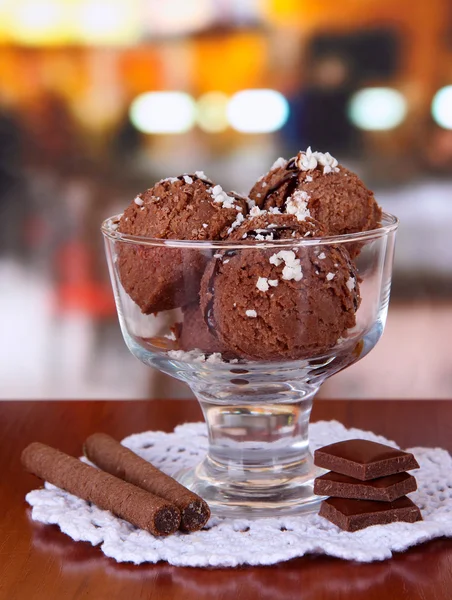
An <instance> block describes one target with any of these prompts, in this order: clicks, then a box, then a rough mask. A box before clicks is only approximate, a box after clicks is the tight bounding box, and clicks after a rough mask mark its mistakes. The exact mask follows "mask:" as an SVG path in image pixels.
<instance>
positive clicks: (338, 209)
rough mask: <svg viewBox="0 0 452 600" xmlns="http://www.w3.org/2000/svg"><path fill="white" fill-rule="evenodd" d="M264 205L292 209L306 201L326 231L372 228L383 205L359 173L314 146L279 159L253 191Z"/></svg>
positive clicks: (261, 205) (337, 231)
mask: <svg viewBox="0 0 452 600" xmlns="http://www.w3.org/2000/svg"><path fill="white" fill-rule="evenodd" d="M250 198H251V199H252V200H254V201H255V202H256V204H257V206H259V207H260V208H263V209H269V208H270V207H277V208H279V209H280V210H281V211H282V212H286V211H287V212H291V211H293V210H295V209H294V207H293V204H294V202H295V203H296V202H298V203H299V202H300V201H304V202H305V203H306V211H307V215H308V216H310V217H312V218H314V219H316V220H317V221H319V222H320V223H321V224H322V225H323V226H324V228H325V231H326V235H340V234H346V233H355V232H358V231H368V230H370V229H375V228H377V227H378V225H379V222H380V219H381V209H380V207H379V206H378V204H377V202H376V200H375V198H374V195H373V193H372V192H371V191H370V190H368V189H367V188H366V187H365V185H364V184H363V183H362V181H361V180H360V179H359V177H358V176H357V175H356V174H355V173H352V171H349V170H348V169H346V168H345V167H343V166H342V165H340V164H338V162H337V160H336V159H335V158H334V157H332V156H331V155H330V154H329V153H328V152H326V153H322V152H312V151H311V149H310V148H308V150H306V152H299V153H298V155H297V156H296V157H294V158H292V159H290V160H289V161H285V160H284V159H278V160H277V161H276V163H275V164H274V165H273V167H272V168H271V169H270V171H269V172H268V173H267V174H266V175H265V176H263V177H261V179H259V180H258V181H257V182H256V184H255V185H254V186H253V188H252V189H251V191H250Z"/></svg>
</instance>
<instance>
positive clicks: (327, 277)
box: [326, 273, 336, 281]
mask: <svg viewBox="0 0 452 600" xmlns="http://www.w3.org/2000/svg"><path fill="white" fill-rule="evenodd" d="M335 276H336V275H335V273H327V276H326V280H327V281H331V280H332V279H334V278H335Z"/></svg>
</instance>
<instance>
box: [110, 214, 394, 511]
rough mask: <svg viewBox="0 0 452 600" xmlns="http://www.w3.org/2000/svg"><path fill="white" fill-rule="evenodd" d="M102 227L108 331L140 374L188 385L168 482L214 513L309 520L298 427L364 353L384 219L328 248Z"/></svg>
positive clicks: (309, 473)
mask: <svg viewBox="0 0 452 600" xmlns="http://www.w3.org/2000/svg"><path fill="white" fill-rule="evenodd" d="M119 218H120V215H117V216H114V217H111V218H110V219H107V220H106V221H105V222H104V223H103V225H102V233H103V235H104V239H105V244H106V253H107V260H108V264H109V269H110V275H111V280H112V285H113V290H114V295H115V300H116V305H117V310H118V316H119V322H120V325H121V330H122V333H123V336H124V339H125V341H126V344H127V346H128V347H129V349H130V351H131V352H132V354H133V355H134V356H136V357H137V358H138V359H139V360H141V361H142V362H143V363H144V364H146V365H149V366H152V367H155V368H157V369H160V370H161V371H163V372H164V373H167V374H168V375H171V376H173V377H176V378H178V379H180V380H181V381H184V382H185V383H187V384H188V385H189V386H190V388H191V389H192V391H193V392H194V394H195V396H196V397H197V399H198V400H199V403H200V405H201V408H202V410H203V413H204V417H205V421H206V424H207V430H208V440H209V447H208V452H207V454H206V456H205V458H204V459H203V461H202V462H201V463H200V464H199V465H197V466H196V467H195V468H193V469H189V470H185V471H181V472H179V473H178V474H177V475H176V478H177V479H178V480H179V481H180V482H181V483H182V484H184V485H185V486H186V487H188V488H189V489H191V490H193V491H194V492H196V493H197V494H199V495H200V496H201V497H202V498H204V499H205V500H206V501H207V502H208V503H209V505H210V507H211V510H212V512H213V513H214V514H217V515H220V516H225V515H233V516H238V517H239V516H247V517H252V516H275V515H283V514H296V513H301V512H304V511H310V510H315V509H316V508H317V506H318V503H319V502H320V500H321V498H319V497H318V496H316V495H315V494H314V493H313V480H314V478H315V477H316V476H317V475H318V474H319V470H318V469H316V468H315V467H314V465H313V461H312V455H311V453H310V451H309V437H308V428H309V418H310V413H311V408H312V402H313V398H314V396H315V394H316V392H317V391H318V389H319V387H320V385H321V384H322V382H323V381H324V380H325V379H326V378H327V377H330V376H331V375H334V374H335V373H337V372H338V371H340V370H342V369H344V368H346V367H348V366H350V365H352V364H353V363H355V362H357V361H358V360H360V359H361V358H363V357H364V356H366V355H367V354H368V352H370V350H371V349H372V348H373V347H374V346H375V344H376V343H377V342H378V340H379V338H380V337H381V335H382V333H383V329H384V326H385V321H386V315H387V310H388V303H389V295H390V286H391V275H392V263H393V254H394V242H395V234H396V230H397V219H396V218H395V217H393V216H392V215H389V214H386V213H383V215H382V219H381V226H380V227H379V228H378V229H374V230H371V231H366V232H363V233H353V234H347V235H337V236H329V237H321V238H314V237H298V238H295V237H292V236H291V235H289V237H287V227H280V228H279V229H281V230H284V236H280V237H281V239H275V238H278V235H276V229H278V227H277V226H276V225H273V227H272V235H271V236H267V235H266V232H265V231H264V230H262V231H260V230H259V231H258V233H257V234H256V232H255V231H254V232H253V234H254V235H248V236H247V238H246V239H241V240H227V241H179V240H166V239H154V238H150V237H137V236H132V235H126V234H124V233H120V232H119V231H118V222H119Z"/></svg>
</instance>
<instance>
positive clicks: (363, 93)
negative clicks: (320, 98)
mask: <svg viewBox="0 0 452 600" xmlns="http://www.w3.org/2000/svg"><path fill="white" fill-rule="evenodd" d="M406 113H407V102H406V99H405V96H403V94H401V93H400V92H398V91H397V90H394V89H392V88H385V87H375V88H365V89H362V90H359V92H356V94H354V95H353V96H352V98H351V100H350V105H349V110H348V114H349V118H350V120H351V122H352V123H353V125H355V126H356V127H359V128H360V129H364V130H365V131H386V130H389V129H394V128H395V127H398V126H399V125H400V124H401V123H402V122H403V120H404V119H405V117H406Z"/></svg>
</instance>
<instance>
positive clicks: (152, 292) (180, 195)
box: [117, 172, 248, 314]
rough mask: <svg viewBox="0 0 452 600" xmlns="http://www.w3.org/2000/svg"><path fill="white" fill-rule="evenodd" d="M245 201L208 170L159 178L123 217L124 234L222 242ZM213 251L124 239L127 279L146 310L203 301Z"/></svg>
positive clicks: (121, 260) (122, 266)
mask: <svg viewBox="0 0 452 600" xmlns="http://www.w3.org/2000/svg"><path fill="white" fill-rule="evenodd" d="M247 208H248V207H247V203H246V201H245V199H244V198H243V197H241V196H239V195H237V194H232V193H230V194H226V192H224V191H223V189H222V188H221V187H220V186H219V185H214V184H213V183H212V182H211V181H210V180H209V179H207V178H206V177H205V175H204V173H202V172H197V173H195V174H194V175H181V176H179V177H171V178H168V179H164V180H162V181H159V182H158V183H157V184H156V185H154V187H152V188H150V189H148V190H146V191H145V192H144V193H142V194H139V195H138V196H137V197H136V198H135V199H134V200H133V201H132V202H131V203H130V205H129V206H128V207H127V208H126V210H125V211H124V214H123V215H122V217H121V219H120V221H119V227H118V231H119V232H120V233H123V234H127V235H131V236H138V237H148V238H160V239H168V240H174V239H176V240H220V239H223V238H225V237H226V236H227V235H228V233H230V232H231V231H233V229H234V228H235V227H237V226H238V225H239V224H240V223H241V222H242V221H243V219H244V216H245V215H246V212H247ZM210 256H211V253H210V252H203V251H202V250H199V249H198V250H196V249H194V250H192V251H187V250H186V249H184V250H183V251H182V250H179V249H177V248H162V247H161V246H152V244H149V245H147V246H143V245H139V244H133V243H124V244H121V246H120V249H119V255H118V262H117V264H118V269H119V273H120V278H121V283H122V285H123V287H124V289H125V291H126V292H127V293H128V294H129V296H130V297H131V298H132V299H133V300H134V301H135V302H136V304H138V306H139V307H140V308H141V311H142V312H143V313H145V314H149V313H154V312H159V311H162V310H169V309H172V308H177V307H180V306H184V305H187V304H189V303H191V302H193V301H195V300H196V299H197V296H198V290H199V282H200V279H201V277H202V274H203V271H204V268H205V266H206V263H207V261H208V260H209V258H210Z"/></svg>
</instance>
